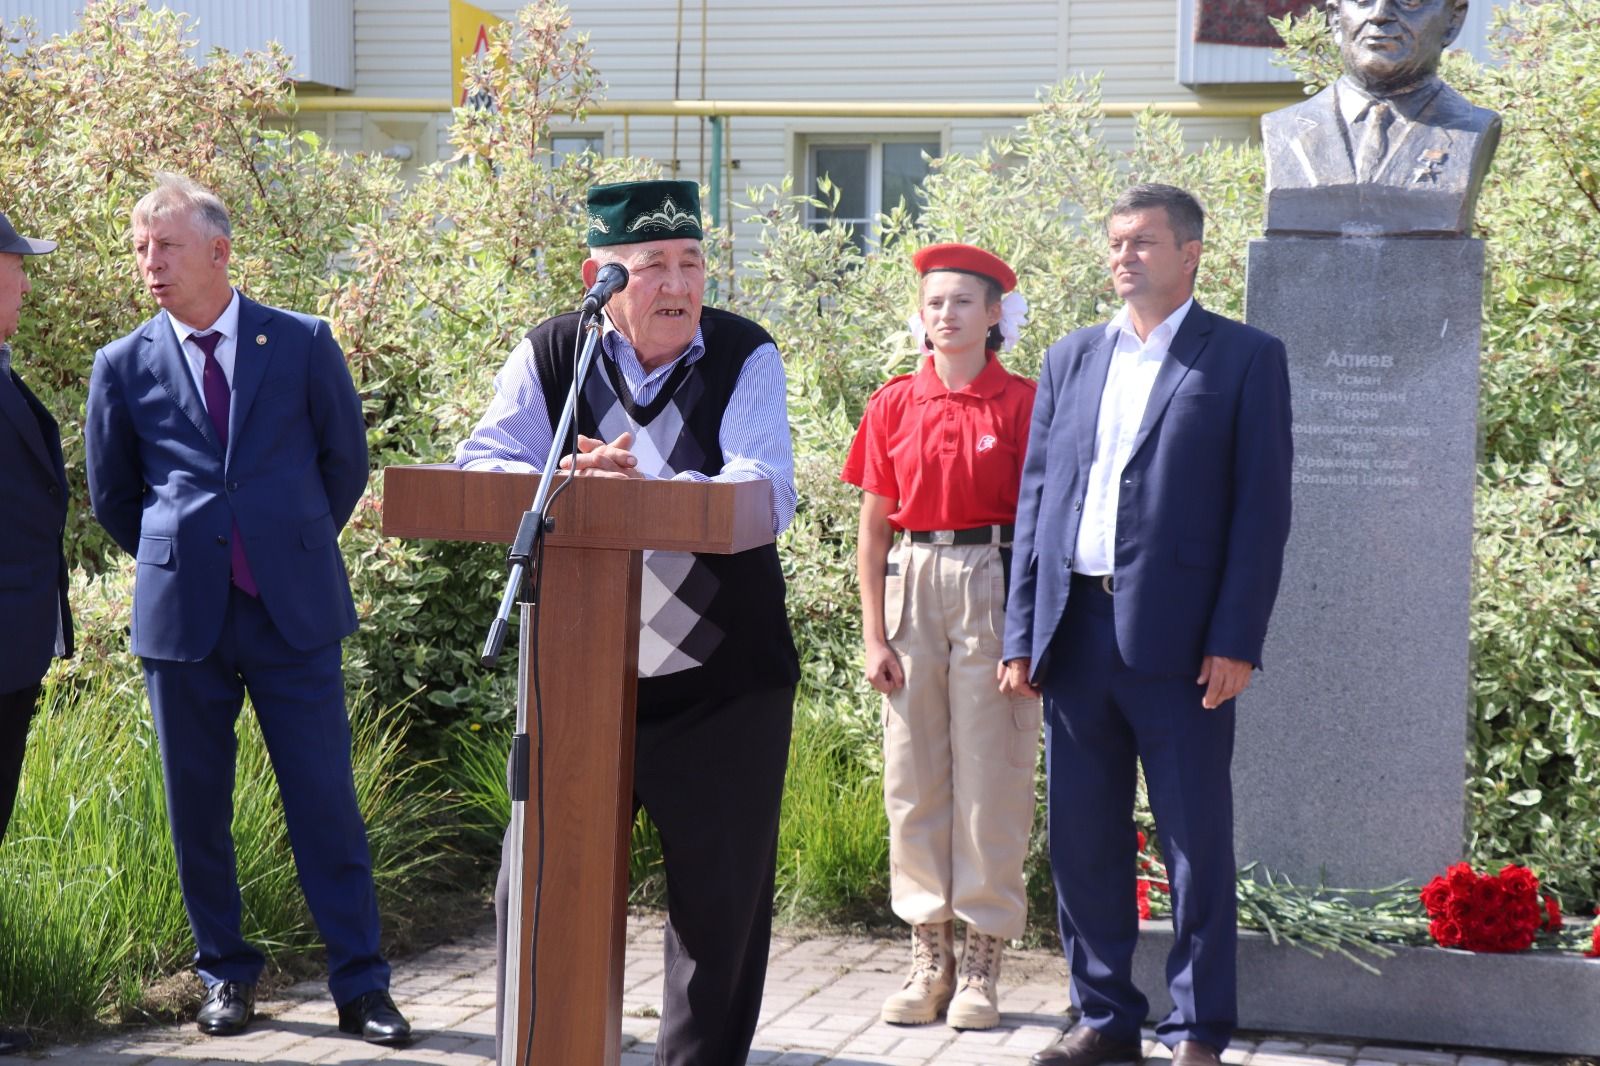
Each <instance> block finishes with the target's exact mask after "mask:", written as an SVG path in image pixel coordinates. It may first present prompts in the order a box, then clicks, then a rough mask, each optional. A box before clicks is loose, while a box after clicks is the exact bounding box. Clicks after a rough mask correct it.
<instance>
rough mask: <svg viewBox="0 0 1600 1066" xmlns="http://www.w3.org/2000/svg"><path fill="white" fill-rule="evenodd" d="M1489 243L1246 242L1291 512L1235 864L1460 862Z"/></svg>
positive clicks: (1352, 882) (1411, 873)
mask: <svg viewBox="0 0 1600 1066" xmlns="http://www.w3.org/2000/svg"><path fill="white" fill-rule="evenodd" d="M1482 270H1483V243H1482V242H1481V241H1476V240H1437V241H1435V240H1406V239H1383V240H1368V239H1346V240H1320V239H1314V238H1279V237H1274V238H1267V239H1264V240H1256V241H1252V242H1251V244H1250V256H1249V278H1248V283H1247V285H1248V295H1247V314H1248V318H1249V321H1250V323H1251V324H1252V325H1254V326H1258V327H1260V328H1261V329H1264V330H1266V331H1268V332H1269V333H1273V334H1276V335H1277V336H1278V337H1281V338H1282V339H1283V341H1284V344H1285V345H1286V346H1287V348H1288V352H1289V380H1290V389H1291V394H1292V396H1293V400H1294V446H1295V458H1294V475H1293V476H1294V527H1293V531H1292V532H1291V534H1290V537H1289V546H1288V550H1287V553H1286V555H1285V559H1284V576H1283V586H1282V589H1281V591H1280V592H1279V594H1278V606H1277V609H1276V610H1275V611H1274V613H1273V618H1272V628H1271V630H1270V632H1269V634H1268V637H1267V646H1266V650H1265V653H1264V658H1265V668H1264V670H1263V671H1262V673H1261V675H1260V676H1259V677H1258V678H1257V679H1256V682H1255V684H1254V685H1253V686H1252V687H1251V691H1250V693H1249V694H1248V695H1247V696H1246V697H1245V698H1244V700H1243V704H1242V707H1241V711H1240V715H1239V733H1238V747H1237V754H1236V756H1235V761H1234V788H1235V795H1236V802H1235V811H1236V814H1235V819H1236V825H1237V846H1238V851H1239V859H1240V861H1241V862H1246V861H1250V860H1260V861H1261V862H1262V864H1263V865H1265V866H1267V867H1268V868H1269V869H1271V870H1272V871H1273V872H1275V873H1282V874H1287V875H1289V876H1290V877H1292V878H1293V879H1294V880H1295V881H1297V882H1300V883H1312V884H1314V883H1315V882H1316V881H1317V878H1318V876H1319V874H1320V873H1321V871H1322V870H1323V869H1324V868H1325V869H1326V872H1327V877H1328V880H1329V883H1330V884H1333V885H1336V886H1338V887H1361V888H1373V887H1378V886H1381V885H1386V884H1390V883H1392V882H1394V881H1397V880H1400V879H1402V878H1409V879H1412V880H1415V881H1417V882H1419V883H1421V882H1425V881H1426V880H1427V879H1428V878H1430V877H1432V876H1433V875H1434V874H1436V873H1439V872H1440V871H1442V870H1443V869H1444V868H1445V866H1446V865H1448V864H1449V863H1451V862H1455V861H1457V860H1459V859H1460V857H1461V849H1462V843H1463V839H1464V838H1463V828H1464V820H1465V792H1464V789H1465V784H1464V782H1465V776H1466V769H1465V768H1466V737H1467V706H1468V691H1467V685H1468V630H1467V626H1468V606H1469V601H1470V599H1471V578H1472V573H1471V560H1472V504H1473V487H1474V482H1475V478H1476V470H1477V404H1478V353H1479V341H1480V326H1479V323H1480V316H1481V306H1482V281H1481V280H1480V279H1481V278H1482Z"/></svg>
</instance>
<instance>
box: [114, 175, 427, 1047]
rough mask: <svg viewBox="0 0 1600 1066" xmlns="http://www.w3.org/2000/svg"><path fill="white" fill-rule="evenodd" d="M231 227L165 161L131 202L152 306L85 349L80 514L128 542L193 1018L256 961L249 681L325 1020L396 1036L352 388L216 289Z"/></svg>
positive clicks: (340, 366) (217, 1026) (312, 324)
mask: <svg viewBox="0 0 1600 1066" xmlns="http://www.w3.org/2000/svg"><path fill="white" fill-rule="evenodd" d="M231 234H232V228H231V224H230V222H229V220H228V212H227V209H226V207H224V205H223V203H222V201H221V200H220V199H218V198H217V196H216V195H215V194H213V193H211V192H210V191H209V190H206V189H204V188H202V187H200V186H199V185H197V184H195V183H194V182H192V181H190V180H188V179H187V178H183V177H180V176H178V175H171V174H165V175H160V176H159V184H158V185H157V186H156V188H155V190H154V191H152V192H151V193H149V194H148V195H147V196H145V197H144V199H142V200H140V201H139V203H138V204H137V205H135V207H134V209H133V250H134V256H135V259H136V260H137V263H138V268H139V274H140V278H141V279H142V280H143V281H144V283H145V285H146V286H147V287H148V289H149V291H150V295H151V296H152V297H154V298H155V302H156V303H157V304H158V305H160V307H161V309H162V310H161V311H160V312H159V313H158V314H157V315H156V316H155V317H154V318H152V319H150V320H149V321H147V322H145V323H144V324H143V325H142V326H140V327H139V328H138V329H136V330H134V331H133V332H132V333H130V334H128V335H127V336H126V337H123V338H121V339H120V340H117V341H114V342H113V343H111V344H108V345H107V346H106V347H105V348H103V349H101V350H100V351H99V352H98V353H97V354H96V356H95V361H94V372H93V375H92V377H91V378H90V382H89V404H88V418H87V422H86V424H85V427H84V437H85V444H86V446H87V451H88V470H89V495H90V499H91V501H92V502H93V504H94V511H95V516H96V517H97V518H98V519H99V520H100V523H101V525H103V526H105V528H106V530H107V532H109V533H110V534H111V536H112V537H113V538H114V539H115V540H116V542H117V543H118V544H120V545H121V546H122V547H123V548H124V549H125V550H126V551H128V552H129V553H130V554H132V555H133V556H134V558H135V559H136V560H137V562H138V567H137V576H136V583H135V585H134V594H133V651H134V653H135V654H137V655H138V656H140V657H141V659H142V660H143V662H144V672H145V683H146V686H147V688H148V690H149V694H150V708H151V711H152V713H153V714H154V717H155V723H156V732H157V735H158V736H159V738H160V743H161V764H162V770H163V772H164V775H165V779H166V789H167V813H168V816H169V817H170V818H171V821H172V840H173V845H174V848H175V850H176V852H177V860H178V879H179V882H180V884H181V886H182V889H183V901H184V906H185V908H186V909H187V910H188V913H189V924H190V927H191V928H192V929H193V931H194V937H195V944H196V948H197V950H196V953H195V960H196V963H197V964H198V968H199V971H200V976H201V978H202V979H203V980H204V982H205V984H206V998H205V1002H204V1004H203V1005H202V1006H201V1008H200V1014H199V1019H198V1022H199V1027H200V1030H201V1031H202V1032H205V1033H209V1034H213V1035H229V1034H233V1033H238V1032H241V1031H243V1029H244V1028H245V1026H246V1025H248V1024H249V1021H250V1017H251V1014H252V1010H253V1005H254V998H255V983H256V979H257V977H258V976H259V975H260V973H261V968H262V965H263V958H262V955H261V952H260V951H259V950H257V949H256V948H255V947H254V946H252V945H251V944H250V943H249V942H247V941H246V940H245V939H244V937H243V936H242V935H241V932H240V911H241V904H240V897H239V884H238V876H237V873H236V870H235V863H234V851H233V837H232V834H231V831H230V827H231V823H232V819H233V777H234V761H235V747H236V743H235V737H234V722H235V719H236V718H237V717H238V714H239V709H240V706H241V703H242V701H243V698H244V694H245V693H246V692H248V693H249V694H250V702H251V704H252V705H253V706H254V708H255V713H256V719H257V721H258V722H259V723H260V726H261V733H262V736H263V738H264V739H265V740H266V743H267V750H268V752H269V753H270V754H271V757H272V766H273V771H274V773H275V774H276V775H277V779H278V788H279V791H280V792H281V793H282V796H283V806H284V815H285V821H286V822H287V825H288V830H289V843H290V846H291V847H292V848H293V851H294V857H295V865H296V867H297V869H298V872H299V875H300V884H301V887H302V889H303V890H304V892H305V895H306V902H307V904H308V905H309V906H310V908H311V914H312V917H313V918H314V919H315V920H316V923H317V928H318V929H319V930H320V931H321V933H322V937H323V940H324V941H325V942H326V943H327V946H328V969H329V980H328V986H329V989H330V990H331V991H332V993H333V998H334V1001H335V1002H336V1003H337V1004H338V1005H339V1028H340V1029H341V1030H343V1031H345V1032H350V1033H358V1034H361V1035H362V1036H363V1037H365V1039H367V1040H369V1041H372V1042H374V1043H379V1044H398V1043H404V1042H405V1041H406V1040H408V1039H409V1037H410V1027H409V1025H408V1024H407V1023H406V1021H405V1019H404V1018H403V1017H401V1015H400V1013H399V1011H397V1010H396V1009H395V1006H394V1001H393V1000H392V999H390V998H389V993H388V986H389V965H388V963H387V962H385V961H384V958H383V955H382V954H381V952H380V950H379V946H378V904H377V897H376V894H375V892H374V890H373V883H372V864H371V860H370V858H369V857H368V851H367V837H366V826H365V824H364V823H363V821H362V818H361V812H360V810H359V809H358V807H357V805H356V793H355V783H354V780H353V777H352V774H351V766H350V727H349V721H348V718H347V716H346V713H345V703H344V680H343V677H342V675H341V672H340V641H341V640H342V639H343V638H344V637H346V636H348V635H349V634H350V633H351V632H353V631H354V630H355V628H356V614H355V605H354V603H353V602H352V601H351V598H350V586H349V580H348V578H347V577H346V575H345V570H344V561H343V559H342V558H341V557H340V554H339V544H338V539H339V530H340V529H341V528H342V527H343V526H344V524H345V522H346V520H347V519H349V517H350V513H351V511H352V510H354V508H355V505H356V501H357V500H358V499H359V498H360V497H361V493H362V492H363V490H364V489H365V487H366V483H367V445H366V424H365V421H364V419H363V416H362V412H361V400H360V398H359V397H358V396H357V395H356V391H355V387H354V385H353V384H352V382H351V380H350V372H349V370H348V369H347V368H346V366H345V363H344V355H343V353H342V352H341V351H340V350H339V345H338V343H337V342H335V341H334V339H333V337H332V336H331V335H330V333H329V330H328V326H327V324H326V323H325V322H322V321H321V320H319V319H315V318H311V317H309V316H306V315H300V314H295V313H294V312H291V311H281V310H278V309H276V308H272V307H266V306H263V305H261V304H257V303H255V302H254V301H251V300H248V299H246V298H245V297H243V296H242V295H240V294H239V293H238V292H237V291H235V290H234V289H233V287H232V286H231V284H230V283H229V281H228V260H229V256H230V253H231V250H232V243H231Z"/></svg>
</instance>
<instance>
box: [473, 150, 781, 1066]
mask: <svg viewBox="0 0 1600 1066" xmlns="http://www.w3.org/2000/svg"><path fill="white" fill-rule="evenodd" d="M588 208H589V226H588V243H589V248H590V257H589V259H588V260H586V261H585V262H584V264H583V281H584V284H585V285H590V286H592V285H594V284H595V282H596V280H597V278H598V277H599V276H600V272H601V268H602V267H604V266H605V265H606V264H609V263H620V264H621V265H623V266H624V267H626V268H627V271H628V274H627V279H628V280H627V282H626V285H625V287H624V288H623V289H621V290H620V291H618V292H616V294H615V296H614V297H612V298H611V300H610V302H609V304H608V305H607V306H606V307H605V309H604V312H603V318H604V320H603V323H602V333H601V338H600V347H601V351H600V352H599V353H598V356H597V359H596V363H597V365H596V367H595V369H594V371H592V372H591V373H590V374H589V375H588V379H587V381H585V383H584V386H583V389H582V392H581V395H580V397H579V405H578V412H577V420H576V423H577V429H578V433H579V434H580V435H579V437H578V440H577V452H576V453H575V454H574V455H570V456H568V457H567V458H565V459H563V460H562V461H561V462H562V466H563V468H571V466H572V465H573V464H574V463H575V464H576V467H577V472H578V473H579V474H582V475H589V476H599V477H633V478H670V479H674V480H686V481H752V480H757V479H760V480H765V481H767V482H768V483H769V484H770V485H771V486H772V529H773V532H774V533H775V534H776V533H781V532H782V531H783V530H784V529H785V528H786V527H787V526H788V524H789V522H790V520H791V519H792V518H793V517H794V509H795V489H794V457H793V451H792V446H791V443H790V439H789V423H788V414H787V410H786V407H785V399H784V397H785V390H784V375H783V363H782V360H781V359H780V357H779V355H778V349H777V347H776V346H775V345H774V344H773V341H772V338H771V337H770V336H768V335H767V333H766V331H765V330H763V329H762V328H761V327H760V326H758V325H756V324H755V323H754V322H751V321H749V320H748V319H744V318H741V317H739V316H738V315H734V314H730V313H729V312H727V311H721V310H718V309H716V308H711V307H704V306H702V303H701V301H702V298H703V294H704V289H705V277H706V260H705V252H704V249H703V248H702V245H701V239H702V232H701V228H700V193H699V188H698V186H696V185H695V184H694V183H693V182H686V181H638V182H625V183H620V184H614V185H600V186H596V187H595V188H593V189H591V190H590V191H589V197H588ZM578 320H579V315H578V314H577V313H572V314H564V315H558V316H556V317H555V318H552V319H549V320H548V321H546V322H543V323H541V324H539V325H538V326H535V327H534V328H533V329H531V330H529V331H528V334H527V336H526V337H525V338H523V340H522V341H521V343H519V344H518V345H517V347H516V349H515V350H514V351H512V353H511V357H510V359H509V360H507V362H506V364H505V366H504V367H503V368H502V369H501V371H500V373H499V374H498V375H496V377H495V381H494V386H495V388H494V398H493V399H492V400H491V401H490V404H489V409H488V411H487V412H486V413H485V414H484V416H483V418H482V420H481V421H480V422H479V423H478V426H477V428H476V429H474V430H473V433H472V436H471V437H470V438H469V439H468V440H466V441H464V442H462V444H461V446H460V447H459V449H458V450H457V453H456V463H457V465H459V466H462V467H464V468H466V469H469V470H517V471H538V469H539V467H540V466H541V465H542V464H543V462H544V461H545V456H546V455H547V454H548V452H549V449H550V446H551V437H552V433H553V430H552V428H551V427H552V426H554V425H556V424H557V423H558V422H559V421H560V414H561V410H562V406H563V404H564V402H565V400H566V396H567V393H568V390H569V389H570V387H571V384H572V377H573V374H574V365H575V362H576V358H577V347H578V344H577V342H578V340H579V321H578ZM640 600H641V618H640V622H639V626H640V630H639V688H638V718H637V739H636V748H635V758H634V782H633V788H634V803H635V805H636V806H637V807H643V808H644V809H645V811H647V812H648V813H649V815H650V818H651V820H652V821H653V822H654V823H655V825H656V828H657V829H658V830H659V831H660V834H661V842H662V851H663V855H664V857H665V865H666V875H667V899H668V920H667V929H666V934H665V955H666V959H665V962H666V971H665V972H666V979H665V987H664V988H663V991H662V997H663V1003H662V1010H661V1026H660V1032H659V1036H658V1038H657V1044H656V1062H657V1063H658V1064H660V1066H714V1064H722V1063H742V1062H744V1060H745V1055H746V1053H747V1052H748V1050H749V1048H750V1042H751V1039H752V1037H753V1035H754V1033H755V1027H756V1019H757V1014H758V1013H759V1011H760V1007H761V993H762V985H763V982H764V979H765V976H766V967H767V951H768V946H769V940H770V935H771V924H772V892H773V871H774V868H775V865H776V859H777V843H778V805H779V800H780V798H781V795H782V791H783V777H784V770H785V767H786V764H787V760H788V750H789V728H790V719H791V714H792V709H793V703H794V687H795V682H796V681H797V680H798V678H799V661H798V657H797V656H796V653H795V648H794V641H793V639H792V637H791V635H790V632H789V623H788V619H787V616H786V615H785V613H784V603H783V601H784V583H783V574H782V570H781V568H780V567H779V563H778V554H777V550H776V549H775V548H774V547H773V546H772V545H771V544H768V545H765V546H763V547H760V548H754V549H751V550H749V551H745V552H741V553H738V554H734V555H726V556H716V555H693V554H687V553H678V552H666V551H657V552H647V553H646V554H645V560H644V576H643V587H642V592H641V598H640ZM507 887H508V877H507V871H506V869H505V865H504V864H502V868H501V871H500V880H499V884H498V886H497V888H496V892H495V911H496V914H497V915H498V916H499V919H500V921H499V926H500V930H499V931H500V966H499V970H500V984H501V988H502V990H503V989H504V976H505V944H506V922H505V916H506V913H507ZM501 1002H502V1004H503V1003H504V996H502V997H501ZM502 1010H503V1008H502ZM496 1037H497V1041H498V1040H500V1039H503V1033H500V1032H499V1031H498V1030H497V1034H496Z"/></svg>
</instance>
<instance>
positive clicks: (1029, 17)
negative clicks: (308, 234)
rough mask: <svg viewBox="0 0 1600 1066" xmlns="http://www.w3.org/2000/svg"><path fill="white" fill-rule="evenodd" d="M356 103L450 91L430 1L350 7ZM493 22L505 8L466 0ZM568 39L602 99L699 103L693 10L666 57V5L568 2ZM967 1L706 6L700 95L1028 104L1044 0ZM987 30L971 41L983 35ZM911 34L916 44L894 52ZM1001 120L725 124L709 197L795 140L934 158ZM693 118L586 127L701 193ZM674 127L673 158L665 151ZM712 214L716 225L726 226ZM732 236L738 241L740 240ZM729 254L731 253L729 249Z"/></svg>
mask: <svg viewBox="0 0 1600 1066" xmlns="http://www.w3.org/2000/svg"><path fill="white" fill-rule="evenodd" d="M355 3H356V19H355V25H356V82H357V84H356V92H357V93H358V94H361V95H374V96H383V95H389V96H438V97H441V98H445V97H447V96H448V94H449V91H450V90H449V86H450V71H449V62H450V50H449V41H448V32H449V25H448V9H447V4H446V2H445V0H355ZM478 6H479V7H481V8H483V9H485V10H487V11H490V12H493V13H495V14H498V15H502V16H506V17H509V16H511V15H512V14H513V13H514V12H515V11H516V9H517V7H518V6H519V5H518V3H516V2H515V0H510V2H507V0H480V2H479V3H478ZM569 6H570V10H571V15H572V20H573V23H574V27H575V29H576V30H577V31H579V32H583V33H587V34H589V38H590V44H591V46H592V47H593V50H594V63H595V66H596V68H597V70H598V71H599V73H600V75H601V77H602V78H603V80H604V82H605V86H606V87H605V96H606V98H607V99H611V100H624V99H626V100H670V99H672V98H673V96H674V92H673V82H674V65H675V57H676V63H677V67H678V92H677V95H678V96H680V97H682V98H684V99H694V98H699V97H701V95H702V93H701V78H702V63H701V22H700V17H701V5H700V3H698V2H697V0H685V2H684V4H683V7H684V12H683V33H682V37H683V40H682V45H681V51H680V49H679V47H678V46H677V25H676V23H677V4H676V3H674V2H672V0H569ZM975 8H976V5H973V4H972V3H970V0H876V2H870V3H868V2H863V0H805V2H798V0H710V2H709V3H708V4H707V5H706V8H705V10H706V59H707V62H706V63H705V64H704V68H705V69H704V78H705V82H704V84H705V91H704V96H705V97H706V98H710V99H723V100H829V101H870V100H890V101H901V100H922V101H947V100H970V101H1029V100H1032V99H1034V97H1035V95H1036V94H1037V92H1038V90H1039V88H1040V87H1041V86H1044V85H1047V84H1050V83H1052V82H1054V81H1056V80H1057V79H1058V78H1059V77H1060V76H1061V71H1062V69H1063V68H1062V42H1061V40H1060V38H1059V29H1060V25H1059V24H1060V12H1061V5H1060V4H1059V3H1058V2H1057V0H989V2H987V3H985V4H984V5H983V6H982V12H983V15H982V18H975V17H974V16H973V15H972V11H973V10H975ZM985 29H986V30H987V32H980V31H983V30H985ZM913 35H915V37H916V38H917V40H916V42H915V43H914V44H913V43H910V40H909V39H910V38H911V37H912V36H913ZM1012 124H1013V123H1011V122H1008V121H1004V120H1001V121H989V122H973V121H949V120H933V121H912V120H870V121H869V120H837V119H836V120H823V119H817V120H807V119H784V118H734V119H732V120H730V121H729V122H728V123H727V126H726V130H725V140H724V160H725V163H726V165H727V166H728V171H727V173H726V175H725V176H726V178H727V179H728V180H726V181H725V182H724V191H725V197H726V199H727V200H730V201H734V202H737V201H742V200H743V199H744V198H745V190H746V189H747V188H749V187H750V186H752V185H765V184H777V183H778V182H780V181H782V179H783V177H784V175H786V174H788V173H790V172H799V173H803V171H804V168H805V154H804V151H805V143H806V138H807V137H808V136H811V135H819V134H823V135H825V134H838V133H854V134H868V133H902V132H919V131H922V132H931V133H933V134H935V135H936V136H937V137H938V138H939V139H940V140H941V141H942V143H943V144H944V145H945V147H946V148H947V149H955V150H959V151H972V150H975V149H976V148H977V147H979V146H980V145H981V144H982V143H983V141H984V139H985V138H986V137H989V136H993V135H995V134H998V133H1002V132H1005V131H1006V130H1007V129H1009V128H1010V126H1011V125H1012ZM703 125H704V123H703V121H702V120H700V119H696V118H680V119H677V120H676V122H675V121H674V120H673V119H671V118H651V117H636V118H631V119H629V120H627V121H626V122H624V121H623V120H622V119H621V118H614V117H596V118H594V119H592V120H591V121H590V122H589V123H588V124H587V125H586V126H585V127H584V129H585V130H587V131H590V132H596V133H602V134H603V135H604V136H605V137H606V143H607V150H608V151H610V152H613V153H618V154H621V153H628V154H633V155H642V156H647V157H650V158H654V159H657V160H659V161H661V162H662V164H663V166H664V167H666V168H667V169H668V170H669V172H670V169H671V164H672V161H673V160H674V159H676V160H678V163H679V169H678V174H679V176H681V177H684V178H690V179H694V180H699V181H701V182H705V183H707V184H709V182H708V181H707V168H708V166H709V162H710V152H711V140H710V134H709V132H704V133H703V129H702V127H703ZM424 126H427V127H428V129H427V130H426V131H425V132H421V137H422V138H423V139H424V140H426V141H429V142H430V143H426V144H422V145H419V146H418V149H417V150H418V158H419V159H423V160H426V159H431V158H438V157H439V155H440V154H441V153H447V152H448V148H447V146H446V145H445V143H444V138H445V120H444V119H443V118H440V119H436V120H431V121H424V120H422V119H420V118H419V117H415V116H409V117H408V116H398V115H396V116H366V117H360V116H347V117H340V118H339V119H338V120H337V122H336V125H335V127H334V135H335V137H336V143H338V144H340V145H341V146H343V147H346V148H351V149H359V148H363V147H365V148H368V149H372V148H379V149H381V148H384V147H387V144H388V143H389V141H388V139H387V137H388V135H390V134H393V133H395V132H398V131H401V130H406V129H410V130H416V131H421V130H422V127H424ZM674 126H676V135H677V140H676V152H674ZM738 213H739V212H738V210H737V208H734V209H733V210H731V211H729V210H726V209H725V210H724V217H725V218H733V217H737V215H738ZM740 236H741V237H743V236H746V234H742V233H741V234H740ZM741 243H745V242H743V241H741Z"/></svg>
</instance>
